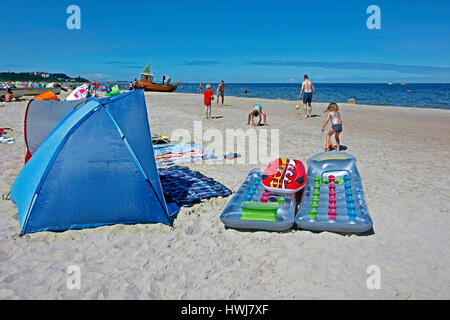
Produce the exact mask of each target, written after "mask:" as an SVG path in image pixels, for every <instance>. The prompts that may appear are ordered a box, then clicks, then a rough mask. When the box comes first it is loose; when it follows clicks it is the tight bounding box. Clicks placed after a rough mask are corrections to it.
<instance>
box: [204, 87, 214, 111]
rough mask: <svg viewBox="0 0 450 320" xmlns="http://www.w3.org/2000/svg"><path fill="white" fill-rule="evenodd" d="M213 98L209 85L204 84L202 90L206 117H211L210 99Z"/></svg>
mask: <svg viewBox="0 0 450 320" xmlns="http://www.w3.org/2000/svg"><path fill="white" fill-rule="evenodd" d="M212 100H214V94H213V92H212V90H211V85H210V84H207V85H206V90H205V92H203V103H204V104H205V107H206V109H205V115H206V119H211V101H212Z"/></svg>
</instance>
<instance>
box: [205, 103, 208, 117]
mask: <svg viewBox="0 0 450 320" xmlns="http://www.w3.org/2000/svg"><path fill="white" fill-rule="evenodd" d="M205 117H206V119H208V105H207V104H205Z"/></svg>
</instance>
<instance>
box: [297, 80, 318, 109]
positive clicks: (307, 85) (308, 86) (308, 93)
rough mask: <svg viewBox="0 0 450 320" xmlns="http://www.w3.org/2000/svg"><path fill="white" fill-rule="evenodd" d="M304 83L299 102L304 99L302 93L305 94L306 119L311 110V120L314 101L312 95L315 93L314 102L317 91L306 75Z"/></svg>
mask: <svg viewBox="0 0 450 320" xmlns="http://www.w3.org/2000/svg"><path fill="white" fill-rule="evenodd" d="M303 80H304V81H303V83H302V89H301V90H300V97H299V98H298V100H301V99H302V93H303V107H304V108H305V118H307V117H308V110H307V107H308V108H309V117H310V118H311V110H312V107H311V100H312V93H313V92H314V100H315V99H316V89H315V88H314V85H313V83H312V82H311V81H310V80H309V79H308V75H307V74H305V75H304V77H303Z"/></svg>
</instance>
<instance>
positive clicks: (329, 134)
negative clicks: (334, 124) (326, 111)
mask: <svg viewBox="0 0 450 320" xmlns="http://www.w3.org/2000/svg"><path fill="white" fill-rule="evenodd" d="M335 132H336V131H334V130H333V129H330V130H329V131H328V133H327V137H326V140H325V148H324V149H325V151H328V149H329V148H328V146H329V145H330V138H331V136H332V135H333V134H334V133H335Z"/></svg>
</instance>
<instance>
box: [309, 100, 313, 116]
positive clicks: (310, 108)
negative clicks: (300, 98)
mask: <svg viewBox="0 0 450 320" xmlns="http://www.w3.org/2000/svg"><path fill="white" fill-rule="evenodd" d="M308 108H309V117H311V111H312V106H311V101H310V102H308Z"/></svg>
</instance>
